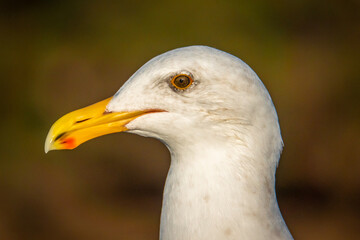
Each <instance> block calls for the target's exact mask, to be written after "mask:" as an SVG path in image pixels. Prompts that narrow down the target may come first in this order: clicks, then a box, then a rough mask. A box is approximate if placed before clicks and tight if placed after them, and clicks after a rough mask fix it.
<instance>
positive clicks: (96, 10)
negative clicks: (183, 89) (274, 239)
mask: <svg viewBox="0 0 360 240" xmlns="http://www.w3.org/2000/svg"><path fill="white" fill-rule="evenodd" d="M359 9H360V3H359V1H355V0H354V1H351V0H346V1H331V0H330V1H316V0H303V1H298V0H293V1H280V0H275V1H264V0H262V1H236V0H233V1H216V0H207V1H205V0H204V1H200V0H198V1H195V0H194V1H189V0H183V1H173V2H169V1H140V0H126V1H92V0H88V1H75V0H72V1H70V0H63V1H51V0H33V1H27V0H13V1H10V0H7V1H1V2H0V56H1V57H0V74H1V79H0V89H1V101H0V109H1V118H0V132H1V138H0V154H1V155H0V157H1V160H0V238H1V239H3V240H17V239H19V240H20V239H21V240H22V239H26V240H28V239H30V240H31V239H36V240H42V239H44V240H45V239H54V240H56V239H80V240H81V239H87V240H92V239H94V240H95V239H105V240H107V239H109V240H110V239H130V240H132V239H145V240H147V239H149V240H150V239H157V238H158V231H159V217H160V209H161V199H162V189H163V185H164V181H165V178H166V174H167V169H168V167H169V160H170V158H169V153H168V152H167V149H166V148H165V147H164V146H163V145H162V144H161V143H160V142H158V141H157V140H154V139H148V138H142V137H139V136H135V135H131V134H126V133H125V134H113V135H109V136H104V137H101V138H98V139H95V140H92V141H90V142H88V143H86V144H84V145H81V146H80V147H79V148H78V149H76V150H74V151H56V152H50V153H48V154H46V155H45V153H44V151H43V145H44V140H45V137H46V134H47V131H48V130H49V128H50V126H51V124H52V123H53V122H54V121H55V120H56V119H58V118H59V117H60V116H62V115H63V114H65V113H67V112H69V111H72V110H74V109H77V108H80V107H83V106H87V105H89V104H91V103H94V102H96V101H99V100H102V99H104V98H106V97H109V96H111V95H113V94H114V93H115V92H116V91H117V90H118V88H119V87H120V86H121V85H122V84H123V83H124V82H125V81H126V80H127V79H128V78H129V77H130V76H131V74H132V73H133V72H135V71H136V70H137V69H138V68H139V67H140V66H141V65H142V64H144V63H145V62H146V61H147V60H149V59H150V58H152V57H154V56H156V55H158V54H160V53H162V52H165V51H167V50H170V49H173V48H177V47H182V46H187V45H194V44H202V45H209V46H213V47H216V48H219V49H221V50H224V51H227V52H230V53H232V54H234V55H236V56H238V57H240V58H241V59H243V60H244V61H245V62H247V63H248V64H249V65H250V66H251V67H252V68H253V69H254V70H255V71H256V72H257V74H258V75H259V76H260V78H261V79H262V80H263V82H264V84H265V85H266V86H267V88H268V90H269V92H270V94H271V95H272V98H273V101H274V103H275V106H276V107H277V111H278V115H279V119H280V124H281V127H282V134H283V139H284V142H285V148H284V152H283V155H282V158H281V161H280V165H279V168H278V171H277V186H276V187H277V192H278V200H279V204H280V208H281V211H282V213H283V216H284V218H285V220H286V222H287V224H288V227H289V229H290V231H291V232H292V234H293V235H294V237H295V238H296V239H360V141H359V133H360V124H359V123H360V110H359V109H360V107H359V103H360V101H359V96H360V91H359V90H360V84H359V81H360V65H359V53H360V51H359V50H360V47H359V42H360V17H359V15H360V14H359V13H360V11H359Z"/></svg>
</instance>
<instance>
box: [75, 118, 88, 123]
mask: <svg viewBox="0 0 360 240" xmlns="http://www.w3.org/2000/svg"><path fill="white" fill-rule="evenodd" d="M89 119H90V118H86V119H83V120H79V121H76V122H75V123H82V122H85V121H87V120H89Z"/></svg>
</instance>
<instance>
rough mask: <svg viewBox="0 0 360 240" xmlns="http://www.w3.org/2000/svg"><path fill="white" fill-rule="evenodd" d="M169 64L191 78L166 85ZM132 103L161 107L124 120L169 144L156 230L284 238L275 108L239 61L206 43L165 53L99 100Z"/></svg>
mask: <svg viewBox="0 0 360 240" xmlns="http://www.w3.org/2000/svg"><path fill="white" fill-rule="evenodd" d="M177 74H187V75H189V76H192V78H193V79H194V83H193V84H192V85H191V86H190V87H189V88H188V89H186V90H176V89H174V88H172V87H171V84H170V79H171V78H172V77H173V76H175V75H177ZM141 109H162V110H165V111H166V112H157V113H154V114H146V115H143V116H141V117H138V118H136V119H135V120H133V121H131V122H130V123H128V124H127V125H126V127H127V128H128V129H129V132H132V133H136V134H139V135H143V136H148V137H155V138H158V139H160V140H161V141H162V142H164V143H165V144H166V146H167V147H168V149H169V150H170V153H171V165H170V169H169V173H168V176H167V179H166V184H165V189H164V199H163V207H162V213H161V228H160V239H162V240H223V239H229V240H230V239H251V240H256V239H292V236H291V234H290V232H289V231H288V229H287V227H286V225H285V222H284V220H283V218H282V216H281V213H280V211H279V208H278V204H277V200H276V194H275V187H274V186H275V171H276V167H277V164H278V160H279V157H280V153H281V149H282V139H281V134H280V127H279V123H278V118H277V114H276V110H275V108H274V105H273V103H272V101H271V98H270V95H269V93H268V92H267V90H266V88H265V87H264V85H263V84H262V82H261V80H260V79H259V78H258V77H257V75H256V74H255V72H254V71H252V69H251V68H250V67H249V66H248V65H246V64H245V63H244V62H243V61H241V60H240V59H238V58H236V57H234V56H232V55H230V54H228V53H225V52H222V51H219V50H217V49H214V48H210V47H205V46H191V47H185V48H180V49H175V50H172V51H169V52H167V53H164V54H162V55H160V56H157V57H155V58H153V59H152V60H150V61H149V62H148V63H146V64H145V65H144V66H143V67H141V68H140V69H139V70H138V71H137V72H136V73H135V74H134V75H133V76H132V77H131V78H130V79H129V80H128V81H127V82H126V84H125V85H124V86H123V87H122V88H121V89H120V90H119V91H118V92H117V94H115V96H114V97H113V98H112V100H111V101H110V103H109V104H108V105H107V111H109V112H125V111H136V110H141Z"/></svg>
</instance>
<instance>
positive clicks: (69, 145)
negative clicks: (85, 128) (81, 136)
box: [61, 138, 76, 149]
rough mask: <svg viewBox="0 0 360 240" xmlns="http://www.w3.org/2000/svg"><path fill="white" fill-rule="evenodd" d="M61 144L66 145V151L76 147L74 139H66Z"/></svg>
mask: <svg viewBox="0 0 360 240" xmlns="http://www.w3.org/2000/svg"><path fill="white" fill-rule="evenodd" d="M61 144H63V145H65V149H74V148H75V147H76V144H75V139H74V138H65V139H64V140H63V141H62V142H61Z"/></svg>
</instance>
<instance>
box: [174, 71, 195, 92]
mask: <svg viewBox="0 0 360 240" xmlns="http://www.w3.org/2000/svg"><path fill="white" fill-rule="evenodd" d="M192 83H193V80H192V78H191V77H190V76H188V75H185V74H180V75H176V76H175V77H173V79H171V84H172V85H173V86H174V87H176V88H177V89H180V90H185V89H187V88H188V87H190V86H191V84H192Z"/></svg>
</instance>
